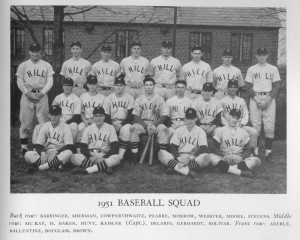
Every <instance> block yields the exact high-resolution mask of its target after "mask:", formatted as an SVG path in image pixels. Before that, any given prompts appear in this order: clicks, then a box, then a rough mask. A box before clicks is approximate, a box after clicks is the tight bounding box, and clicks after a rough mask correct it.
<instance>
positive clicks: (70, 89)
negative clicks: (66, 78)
mask: <svg viewBox="0 0 300 240" xmlns="http://www.w3.org/2000/svg"><path fill="white" fill-rule="evenodd" d="M63 89H64V93H65V94H70V93H71V92H72V89H73V86H70V85H66V84H64V85H63Z"/></svg>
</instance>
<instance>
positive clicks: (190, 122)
mask: <svg viewBox="0 0 300 240" xmlns="http://www.w3.org/2000/svg"><path fill="white" fill-rule="evenodd" d="M185 122H186V126H187V127H188V128H193V127H194V126H195V125H196V122H197V118H192V119H190V118H186V119H185Z"/></svg>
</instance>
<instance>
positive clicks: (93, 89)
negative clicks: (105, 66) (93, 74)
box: [87, 84, 97, 92]
mask: <svg viewBox="0 0 300 240" xmlns="http://www.w3.org/2000/svg"><path fill="white" fill-rule="evenodd" d="M87 87H88V89H89V92H96V90H97V84H87Z"/></svg>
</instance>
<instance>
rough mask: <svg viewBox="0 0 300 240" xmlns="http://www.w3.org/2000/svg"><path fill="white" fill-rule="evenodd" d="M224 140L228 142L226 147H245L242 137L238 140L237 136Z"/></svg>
mask: <svg viewBox="0 0 300 240" xmlns="http://www.w3.org/2000/svg"><path fill="white" fill-rule="evenodd" d="M224 142H225V144H226V147H231V146H237V147H243V145H242V143H243V140H242V139H240V140H238V139H237V138H231V139H224Z"/></svg>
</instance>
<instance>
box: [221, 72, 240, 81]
mask: <svg viewBox="0 0 300 240" xmlns="http://www.w3.org/2000/svg"><path fill="white" fill-rule="evenodd" d="M223 80H237V77H236V76H235V75H232V76H230V74H229V73H228V74H227V75H225V74H223V75H222V76H218V77H217V81H218V82H222V81H223Z"/></svg>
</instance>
